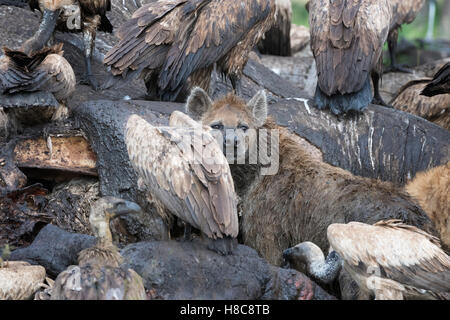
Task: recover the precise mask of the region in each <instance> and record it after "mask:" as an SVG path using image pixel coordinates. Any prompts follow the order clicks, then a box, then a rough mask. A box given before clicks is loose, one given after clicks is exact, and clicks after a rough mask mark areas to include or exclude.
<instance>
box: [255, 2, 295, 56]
mask: <svg viewBox="0 0 450 320" xmlns="http://www.w3.org/2000/svg"><path fill="white" fill-rule="evenodd" d="M275 5H276V13H275V17H276V20H275V23H274V25H273V26H272V28H271V29H269V31H267V32H266V33H265V34H264V37H263V39H262V40H261V41H260V43H259V44H258V49H259V52H261V53H262V54H270V55H275V56H290V55H291V24H292V22H291V21H292V4H291V0H275Z"/></svg>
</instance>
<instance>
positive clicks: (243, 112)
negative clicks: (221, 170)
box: [186, 87, 268, 163]
mask: <svg viewBox="0 0 450 320" xmlns="http://www.w3.org/2000/svg"><path fill="white" fill-rule="evenodd" d="M267 109H268V107H267V98H266V94H265V92H264V91H263V90H261V91H259V92H258V93H257V94H256V95H255V96H254V97H253V98H252V99H251V100H250V101H249V102H248V103H245V101H244V100H242V99H241V98H239V97H237V96H236V95H234V94H228V95H227V96H225V97H223V98H221V99H219V100H217V101H214V102H213V101H212V100H211V98H210V97H209V96H208V94H207V93H206V92H205V91H204V90H203V89H201V88H199V87H196V88H194V89H193V90H192V92H191V94H190V96H189V98H188V100H187V103H186V113H187V114H188V115H190V116H191V117H193V118H194V119H195V120H197V121H199V122H201V123H202V124H203V125H206V126H209V127H211V128H212V129H214V131H215V132H216V133H217V135H216V138H218V139H219V141H218V142H219V144H220V138H221V139H222V143H223V151H224V153H225V155H226V156H227V159H229V160H232V159H233V161H236V160H237V161H238V163H240V162H239V159H242V158H243V157H244V159H245V157H247V155H248V153H249V150H250V149H251V150H254V149H252V148H253V147H256V144H257V139H258V138H257V129H259V128H261V127H262V126H263V125H264V123H265V122H266V119H267Z"/></svg>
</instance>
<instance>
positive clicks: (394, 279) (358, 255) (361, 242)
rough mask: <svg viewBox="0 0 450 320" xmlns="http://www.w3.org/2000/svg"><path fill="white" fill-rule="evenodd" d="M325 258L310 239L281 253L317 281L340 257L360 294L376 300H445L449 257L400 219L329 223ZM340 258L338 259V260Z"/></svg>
mask: <svg viewBox="0 0 450 320" xmlns="http://www.w3.org/2000/svg"><path fill="white" fill-rule="evenodd" d="M327 237H328V241H329V243H330V254H329V255H328V258H327V260H325V259H324V255H323V253H322V251H321V250H320V248H318V247H317V246H316V245H315V244H314V243H311V242H304V243H301V244H299V245H297V246H295V247H293V248H290V249H288V250H286V251H285V253H284V255H285V257H286V258H287V259H290V260H298V262H303V263H305V264H306V265H307V270H308V272H311V274H313V275H315V276H316V277H318V278H319V279H320V278H321V277H323V278H324V280H325V281H327V280H329V279H328V278H329V276H330V275H336V272H335V270H336V269H337V268H339V265H340V263H339V261H340V259H342V265H343V268H344V269H345V271H347V272H348V273H349V275H350V276H351V277H352V278H353V280H355V281H356V282H357V284H358V286H359V290H360V292H359V298H360V299H368V298H369V297H370V296H375V299H377V300H402V299H445V298H446V296H447V297H448V294H449V293H450V257H449V256H448V255H447V254H446V253H445V252H444V251H443V250H442V249H441V248H440V244H439V240H438V239H437V238H435V237H433V236H431V235H429V234H427V233H426V232H425V231H422V230H420V229H418V228H416V227H413V226H410V225H406V224H404V223H402V222H401V221H400V220H388V221H380V222H377V223H375V224H374V225H369V224H365V223H361V222H350V223H347V224H339V223H335V224H331V225H330V226H329V227H328V229H327ZM339 258H340V259H339Z"/></svg>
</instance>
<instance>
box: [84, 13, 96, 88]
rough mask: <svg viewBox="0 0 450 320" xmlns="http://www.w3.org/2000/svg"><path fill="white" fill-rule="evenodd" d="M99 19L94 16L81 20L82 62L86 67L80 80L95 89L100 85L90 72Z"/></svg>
mask: <svg viewBox="0 0 450 320" xmlns="http://www.w3.org/2000/svg"><path fill="white" fill-rule="evenodd" d="M97 17H98V18H97ZM99 20H100V19H99V16H96V17H95V18H94V19H92V20H90V21H89V20H88V21H83V43H84V63H85V67H86V69H85V74H84V77H83V78H82V79H81V81H80V83H82V84H87V85H90V86H91V87H92V89H94V90H96V91H97V90H99V89H100V86H99V84H98V82H97V80H96V79H95V77H94V75H93V74H92V56H93V53H94V48H95V36H96V30H97V25H98V21H99Z"/></svg>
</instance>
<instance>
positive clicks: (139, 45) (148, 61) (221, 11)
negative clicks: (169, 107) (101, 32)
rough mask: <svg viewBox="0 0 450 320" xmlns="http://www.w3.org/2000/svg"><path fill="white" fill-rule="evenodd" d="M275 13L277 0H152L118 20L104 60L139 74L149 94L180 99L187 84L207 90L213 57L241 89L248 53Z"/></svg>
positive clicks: (127, 74) (116, 69) (118, 72)
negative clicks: (114, 40)
mask: <svg viewBox="0 0 450 320" xmlns="http://www.w3.org/2000/svg"><path fill="white" fill-rule="evenodd" d="M274 16H275V0H242V1H234V0H158V1H154V2H151V3H148V4H146V5H144V6H143V7H141V8H140V9H138V10H137V11H136V12H135V13H134V14H133V16H132V19H130V20H129V21H127V22H126V23H125V24H124V25H122V26H121V28H120V30H119V32H118V34H117V35H118V37H119V39H120V41H119V43H118V44H117V45H116V46H115V47H114V48H112V49H111V50H110V51H109V52H108V53H107V54H106V56H105V60H104V62H105V64H106V65H108V66H111V72H112V74H113V75H114V76H118V77H121V78H122V79H130V78H133V77H137V76H140V77H141V78H143V79H144V81H145V83H146V86H147V90H148V94H149V96H150V97H151V98H156V99H161V100H166V101H175V100H181V101H182V100H184V97H183V95H186V94H187V93H188V92H189V91H190V88H191V87H194V86H199V87H201V88H203V89H205V90H208V88H209V82H210V78H211V72H212V70H213V68H214V64H215V63H217V68H218V71H219V72H221V73H222V74H224V75H227V76H228V77H229V79H230V80H231V82H232V85H233V88H234V89H235V90H236V91H238V92H239V91H240V78H241V75H242V72H243V68H244V66H245V64H246V63H247V60H248V55H249V53H250V52H251V50H252V49H253V47H254V46H255V45H256V44H257V43H258V42H259V40H260V39H261V37H262V36H263V35H264V33H265V32H266V31H267V30H268V29H269V28H270V27H271V26H272V24H273V22H274ZM188 80H190V81H189V82H188ZM182 89H184V90H183V93H182V94H180V93H181V92H182ZM177 97H178V99H177Z"/></svg>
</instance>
